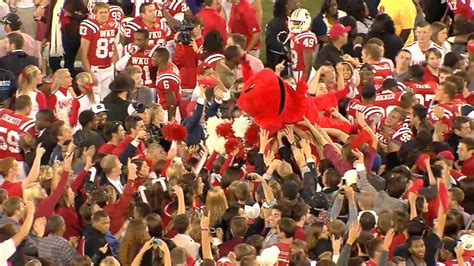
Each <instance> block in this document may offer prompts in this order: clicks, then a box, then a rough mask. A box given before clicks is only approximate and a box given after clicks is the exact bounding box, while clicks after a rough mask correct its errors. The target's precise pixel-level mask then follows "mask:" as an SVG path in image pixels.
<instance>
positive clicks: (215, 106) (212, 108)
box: [206, 101, 221, 119]
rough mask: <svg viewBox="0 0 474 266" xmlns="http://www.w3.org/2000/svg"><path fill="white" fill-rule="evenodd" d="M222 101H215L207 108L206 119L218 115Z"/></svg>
mask: <svg viewBox="0 0 474 266" xmlns="http://www.w3.org/2000/svg"><path fill="white" fill-rule="evenodd" d="M220 106H221V105H220V103H218V102H216V101H214V102H213V103H212V104H211V106H210V107H209V108H208V109H207V110H206V119H208V118H210V117H213V116H216V115H217V113H218V112H219V107H220Z"/></svg>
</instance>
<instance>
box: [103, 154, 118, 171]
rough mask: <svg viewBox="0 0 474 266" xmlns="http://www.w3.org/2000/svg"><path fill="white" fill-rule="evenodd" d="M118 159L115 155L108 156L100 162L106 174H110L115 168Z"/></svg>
mask: <svg viewBox="0 0 474 266" xmlns="http://www.w3.org/2000/svg"><path fill="white" fill-rule="evenodd" d="M117 159H118V157H117V156H115V155H107V156H105V157H104V158H102V160H101V161H100V167H101V168H102V170H103V171H104V173H106V174H109V173H110V172H111V171H112V169H114V167H115V162H116V161H117Z"/></svg>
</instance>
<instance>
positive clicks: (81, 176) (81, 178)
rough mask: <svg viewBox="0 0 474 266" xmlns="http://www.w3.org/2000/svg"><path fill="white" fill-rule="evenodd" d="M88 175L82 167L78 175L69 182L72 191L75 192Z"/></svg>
mask: <svg viewBox="0 0 474 266" xmlns="http://www.w3.org/2000/svg"><path fill="white" fill-rule="evenodd" d="M87 176H88V172H86V171H85V170H84V169H82V170H81V172H80V173H79V175H77V177H76V178H75V179H74V181H73V182H72V184H71V189H72V191H74V193H77V192H78V191H79V189H80V188H81V187H82V185H83V184H84V180H85V179H86V177H87Z"/></svg>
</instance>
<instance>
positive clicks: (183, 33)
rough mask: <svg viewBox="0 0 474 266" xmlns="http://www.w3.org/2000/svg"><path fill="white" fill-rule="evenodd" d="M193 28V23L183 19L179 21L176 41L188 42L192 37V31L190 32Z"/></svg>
mask: <svg viewBox="0 0 474 266" xmlns="http://www.w3.org/2000/svg"><path fill="white" fill-rule="evenodd" d="M193 29H194V24H193V23H191V22H189V21H187V20H183V22H181V24H180V25H179V27H178V32H179V35H178V42H180V43H182V44H190V43H191V41H192V37H193V33H192V31H193Z"/></svg>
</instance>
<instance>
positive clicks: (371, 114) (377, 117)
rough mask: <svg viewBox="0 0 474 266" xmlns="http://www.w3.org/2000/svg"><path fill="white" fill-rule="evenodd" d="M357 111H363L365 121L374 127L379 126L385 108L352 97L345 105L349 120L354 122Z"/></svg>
mask: <svg viewBox="0 0 474 266" xmlns="http://www.w3.org/2000/svg"><path fill="white" fill-rule="evenodd" d="M357 112H361V113H363V114H364V117H365V120H366V121H367V123H368V124H369V125H370V126H375V128H376V129H378V128H379V127H380V124H381V122H382V120H383V118H384V117H385V110H384V109H383V108H382V107H380V106H375V105H373V104H366V103H363V102H361V101H360V100H358V99H354V100H352V101H350V102H349V105H348V106H347V119H348V120H349V122H351V123H355V117H356V113H357Z"/></svg>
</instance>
